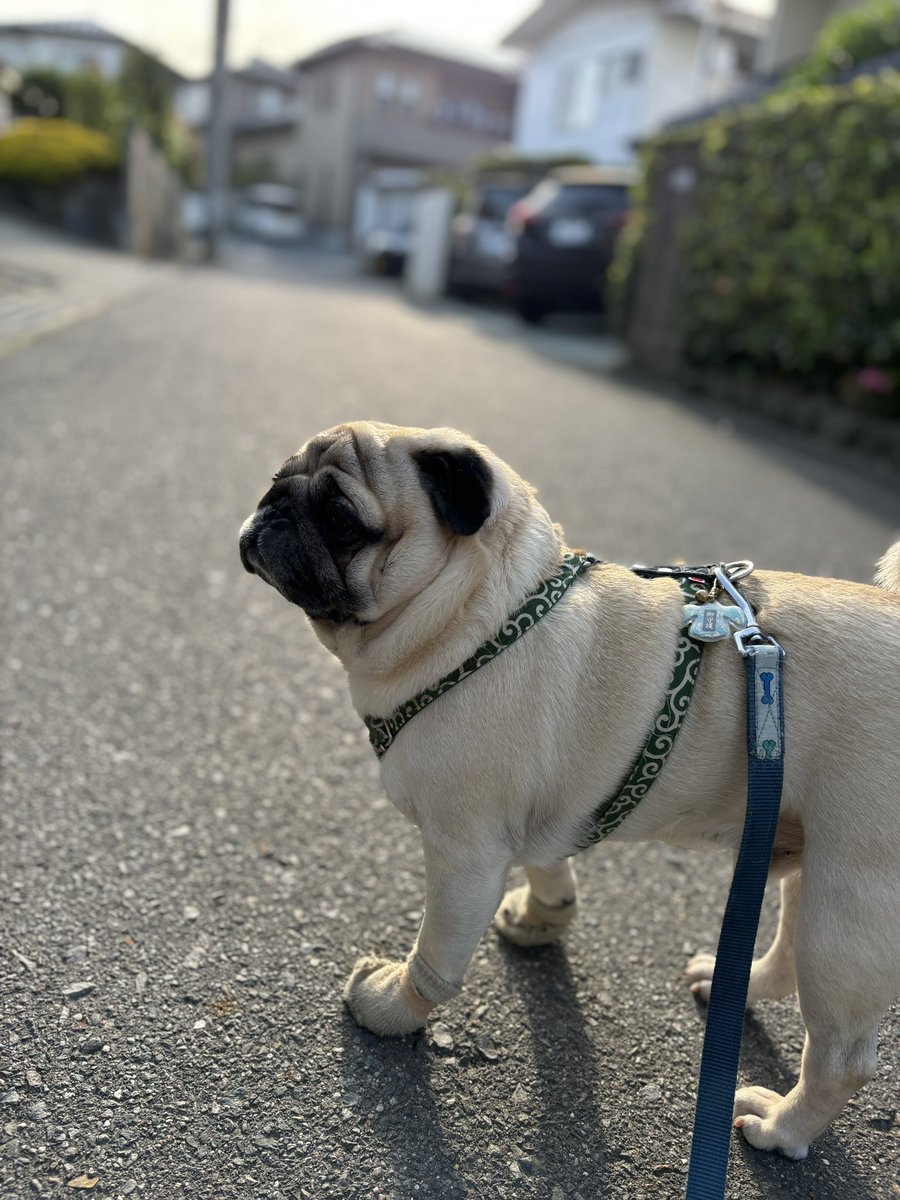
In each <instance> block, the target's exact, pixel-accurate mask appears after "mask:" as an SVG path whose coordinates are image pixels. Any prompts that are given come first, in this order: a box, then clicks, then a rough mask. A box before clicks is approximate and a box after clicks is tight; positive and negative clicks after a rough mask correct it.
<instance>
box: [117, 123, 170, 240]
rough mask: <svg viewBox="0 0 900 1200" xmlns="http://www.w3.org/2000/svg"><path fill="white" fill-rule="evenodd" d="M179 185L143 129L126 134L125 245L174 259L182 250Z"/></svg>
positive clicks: (138, 128) (136, 126)
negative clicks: (126, 243)
mask: <svg viewBox="0 0 900 1200" xmlns="http://www.w3.org/2000/svg"><path fill="white" fill-rule="evenodd" d="M181 196H182V185H181V181H180V180H179V179H178V176H177V175H176V174H175V172H174V171H173V170H172V169H171V167H170V166H169V165H168V163H167V162H166V160H165V158H164V157H163V155H162V152H161V151H160V150H159V149H158V148H157V147H156V146H155V145H154V144H153V140H152V139H151V137H150V135H149V134H148V133H147V132H146V130H144V129H141V127H140V126H139V125H134V126H132V128H131V129H130V130H129V133H128V150H127V156H126V184H125V201H126V208H127V215H128V248H129V249H130V250H131V251H132V252H133V253H134V254H139V255H141V257H143V258H174V257H177V256H178V255H179V254H180V252H181V250H182V229H181Z"/></svg>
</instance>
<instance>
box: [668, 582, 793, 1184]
mask: <svg viewBox="0 0 900 1200" xmlns="http://www.w3.org/2000/svg"><path fill="white" fill-rule="evenodd" d="M716 577H717V579H718V580H719V583H720V584H721V585H722V587H723V588H724V589H725V590H726V591H727V592H728V593H729V595H730V596H731V597H732V599H733V600H734V601H735V603H736V604H738V605H739V606H741V608H742V609H743V610H744V612H745V615H747V616H748V627H747V628H745V629H742V630H741V631H740V632H739V633H737V634H735V642H736V643H737V647H738V650H739V651H740V652H741V654H742V656H743V657H744V661H745V665H746V669H747V750H748V756H749V758H748V781H747V813H746V817H745V819H744V833H743V836H742V838H741V847H740V850H739V851H738V857H737V864H736V865H735V869H734V876H733V878H732V881H731V890H730V891H729V893H728V903H727V904H726V906H725V916H724V917H723V919H722V931H721V933H720V934H719V945H718V949H717V951H716V967H715V972H714V974H713V981H712V989H711V991H710V997H709V1011H708V1013H707V1018H706V1035H705V1037H704V1039H703V1057H702V1059H701V1063H700V1083H699V1086H698V1089H697V1107H696V1111H695V1114H694V1134H693V1140H692V1142H691V1161H690V1166H689V1168H688V1179H687V1189H686V1191H685V1200H723V1197H724V1195H725V1181H726V1178H727V1175H728V1150H729V1146H730V1144H731V1129H732V1113H733V1109H734V1093H735V1086H736V1083H737V1069H738V1060H739V1058H740V1053H741V1036H742V1033H743V1026H744V1009H745V1007H746V1003H747V986H748V983H749V979H750V964H751V962H752V960H753V948H754V945H755V942H756V931H757V927H758V925H759V913H760V909H761V907H762V899H763V893H764V891H765V888H766V879H767V877H768V874H769V863H770V861H771V857H772V846H773V843H774V840H775V827H776V825H777V823H778V810H779V808H780V806H781V785H782V780H783V777H784V707H783V703H782V688H781V684H782V660H783V658H784V651H783V650H782V649H781V647H780V646H779V645H778V643H777V642H775V641H774V639H772V638H763V635H762V633H761V632H760V630H759V627H758V626H757V624H756V619H755V617H754V616H753V613H752V610H751V609H750V607H749V605H748V604H747V601H746V600H745V599H744V597H743V596H742V595H741V594H740V592H738V591H737V589H736V588H735V587H734V585H733V584H732V583H731V581H730V580H729V579H728V577H727V575H726V574H725V572H722V571H719V570H717V571H716Z"/></svg>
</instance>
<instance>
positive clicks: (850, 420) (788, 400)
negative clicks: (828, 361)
mask: <svg viewBox="0 0 900 1200" xmlns="http://www.w3.org/2000/svg"><path fill="white" fill-rule="evenodd" d="M672 378H673V380H674V382H675V383H677V384H678V385H679V386H680V387H682V388H684V389H685V391H688V392H692V393H694V394H695V395H696V394H699V395H703V396H708V397H709V398H710V399H712V400H717V401H719V402H720V403H722V404H728V405H730V406H732V407H734V408H741V409H744V410H746V411H750V412H755V413H759V414H760V415H761V416H764V417H768V418H769V420H772V421H777V422H778V423H779V424H781V425H787V426H789V427H790V428H793V429H797V430H800V431H801V432H803V433H811V434H814V435H816V436H818V437H821V438H823V439H824V440H825V441H828V442H831V443H832V444H833V445H835V446H841V447H851V448H853V449H856V450H860V451H862V452H863V453H864V454H868V455H870V456H871V457H873V458H879V459H881V460H882V461H885V460H887V461H888V462H889V463H891V464H892V465H893V466H897V467H900V421H893V420H889V419H888V418H887V417H879V416H876V415H874V414H873V413H866V412H862V411H860V410H858V409H852V408H845V407H843V406H842V405H839V404H837V403H835V401H834V400H833V399H832V398H831V397H830V396H822V395H812V394H809V393H804V392H798V391H794V390H793V389H792V388H790V387H786V386H785V385H784V384H782V383H768V382H765V381H762V382H759V381H750V380H742V379H737V378H735V377H734V376H733V375H727V374H724V373H718V372H713V371H699V370H694V369H691V368H690V367H679V368H678V369H677V370H676V371H675V372H674V373H673V376H672Z"/></svg>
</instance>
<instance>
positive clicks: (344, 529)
mask: <svg viewBox="0 0 900 1200" xmlns="http://www.w3.org/2000/svg"><path fill="white" fill-rule="evenodd" d="M322 525H323V527H324V530H325V532H326V533H327V534H330V535H331V536H332V537H336V538H347V537H352V536H354V535H355V534H356V532H357V528H358V526H357V522H356V518H355V517H353V516H351V514H350V512H349V511H348V510H347V508H345V507H344V506H343V505H341V504H332V505H330V506H329V507H328V508H327V509H326V510H325V514H324V516H323V518H322Z"/></svg>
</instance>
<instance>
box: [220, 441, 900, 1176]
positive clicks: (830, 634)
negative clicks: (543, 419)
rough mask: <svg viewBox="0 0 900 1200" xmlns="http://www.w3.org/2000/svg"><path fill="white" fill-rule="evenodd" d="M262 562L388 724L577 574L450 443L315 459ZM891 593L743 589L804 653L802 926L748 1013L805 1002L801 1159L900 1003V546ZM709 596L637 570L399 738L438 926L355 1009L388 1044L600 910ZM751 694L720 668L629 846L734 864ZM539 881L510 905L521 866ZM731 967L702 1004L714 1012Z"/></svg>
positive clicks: (286, 480) (790, 865) (701, 685)
mask: <svg viewBox="0 0 900 1200" xmlns="http://www.w3.org/2000/svg"><path fill="white" fill-rule="evenodd" d="M240 551H241V558H242V560H243V563H244V566H245V567H246V569H247V570H248V571H250V572H251V573H253V574H255V575H258V576H260V578H261V579H263V580H264V581H265V582H266V583H268V584H271V586H272V587H274V588H275V589H276V590H277V591H279V592H280V593H281V594H282V595H283V596H284V597H285V598H286V599H287V600H289V601H291V603H293V604H296V605H298V606H299V607H300V608H301V609H303V610H304V612H305V613H306V615H307V616H308V618H309V620H310V622H311V624H312V627H313V629H314V630H315V633H316V634H317V636H318V637H319V639H320V640H321V641H322V643H323V644H324V645H325V646H326V647H327V648H328V649H329V650H330V651H331V652H332V653H333V654H335V655H336V656H337V657H338V659H339V660H340V662H341V663H342V664H343V666H344V668H345V669H346V672H347V677H348V682H349V685H350V694H351V698H352V701H353V704H354V707H355V708H356V711H357V712H358V713H359V715H360V716H361V717H363V718H373V717H379V716H386V715H388V714H391V713H394V712H395V710H397V709H398V708H399V706H402V705H405V704H406V703H407V701H409V699H410V697H415V696H417V695H419V694H420V693H423V692H424V691H425V690H426V689H429V688H432V687H433V686H434V685H435V683H436V681H439V680H441V679H443V677H444V676H446V675H447V674H448V673H450V672H452V671H454V670H456V669H457V668H459V667H460V664H463V663H465V662H466V660H467V659H468V658H469V656H470V655H472V654H473V652H474V651H475V649H476V648H477V647H480V646H481V645H482V644H483V643H484V642H486V641H487V640H488V639H489V638H491V637H493V636H495V635H496V633H497V631H498V630H499V629H501V627H502V626H503V625H504V622H506V620H507V618H508V617H509V615H510V614H511V613H514V612H516V611H517V610H518V609H519V607H520V606H521V605H522V602H523V599H524V598H525V597H528V596H530V595H531V594H532V593H533V592H534V591H535V589H536V588H537V587H538V586H539V585H540V584H541V582H542V581H544V580H547V579H548V578H550V577H551V576H553V575H554V572H556V571H558V569H559V565H560V562H561V561H562V560H563V557H564V555H565V554H566V553H567V552H568V547H567V546H566V544H565V541H564V537H563V532H562V530H561V528H560V526H559V525H557V524H555V523H554V522H553V521H552V520H551V518H550V517H549V516H548V514H547V513H546V511H545V510H544V509H543V508H542V507H541V505H540V504H539V502H538V500H537V496H536V493H535V490H534V488H532V487H531V486H529V485H528V484H527V483H525V482H524V480H522V479H520V478H519V476H518V475H516V474H515V472H514V471H513V470H511V468H510V467H508V466H507V465H506V464H505V463H504V462H502V461H501V460H500V459H499V458H498V457H497V456H496V455H495V454H493V453H492V452H491V451H490V450H488V449H487V448H486V447H485V446H482V445H479V444H478V443H477V442H475V441H473V440H472V439H471V438H469V437H467V436H465V435H464V434H462V433H459V432H456V431H454V430H451V429H432V430H425V429H410V428H400V427H396V426H392V425H385V424H379V423H376V422H368V421H361V422H354V423H350V424H346V425H339V426H337V427H335V428H333V429H330V430H328V431H326V432H325V433H321V434H319V435H318V436H316V437H314V438H312V439H311V440H310V441H308V442H307V443H306V445H305V446H303V447H302V448H301V449H300V450H299V451H298V452H297V453H296V454H294V455H292V457H290V458H289V459H288V460H287V462H285V464H284V465H283V466H282V467H281V469H280V470H279V471H278V473H277V474H276V476H275V478H274V480H273V482H272V486H271V487H270V488H269V490H268V491H267V492H266V494H265V495H264V496H263V498H262V500H261V501H260V504H259V507H258V508H257V510H256V512H255V513H253V515H252V516H250V517H249V518H248V520H247V521H246V522H245V524H244V526H243V528H242V530H241V534H240ZM878 582H879V583H880V585H881V586H880V587H870V586H865V585H860V584H855V583H846V582H841V581H839V580H832V579H813V578H809V577H806V576H803V575H795V574H783V573H776V572H768V571H760V572H757V573H755V574H753V575H751V576H750V577H749V578H748V579H746V580H745V581H744V582H743V583H742V585H741V586H742V589H743V591H744V594H745V595H746V597H747V599H748V600H749V601H750V603H751V604H752V606H753V608H754V609H755V611H756V613H757V616H758V621H759V624H760V625H761V627H762V628H763V630H764V631H765V632H766V633H768V634H771V635H773V636H774V637H776V638H777V639H778V641H779V642H780V643H781V644H782V646H784V647H785V650H786V653H787V660H786V661H787V667H786V694H787V704H788V711H787V727H788V739H789V741H788V748H787V755H786V759H785V765H784V769H785V778H784V793H783V804H782V816H781V820H780V822H779V828H778V833H777V835H776V844H775V851H774V854H773V857H772V870H771V874H772V876H776V877H780V887H781V913H780V921H779V925H778V931H777V935H776V937H775V940H774V943H773V944H772V946H771V948H770V949H769V950H768V951H767V952H766V953H765V954H764V955H763V956H762V957H761V958H758V959H756V960H755V961H754V963H753V968H752V973H751V977H750V987H749V998H748V999H749V1003H751V1004H752V1003H755V1002H756V1001H758V1000H761V999H764V998H766V997H773V998H777V997H783V996H787V995H789V994H790V993H792V992H793V991H794V990H797V991H798V992H799V997H800V1004H801V1008H802V1013H803V1019H804V1022H805V1025H806V1041H805V1047H804V1051H803V1059H802V1066H801V1071H800V1078H799V1081H798V1083H797V1084H796V1086H795V1087H794V1088H793V1089H792V1090H791V1091H790V1092H788V1094H787V1095H784V1096H782V1095H780V1094H779V1093H778V1092H775V1091H772V1090H770V1089H768V1088H765V1087H745V1088H741V1089H740V1090H739V1091H738V1092H737V1094H736V1097H735V1107H734V1113H735V1124H736V1125H737V1126H739V1127H740V1128H741V1129H742V1130H743V1134H744V1136H745V1137H746V1138H747V1140H748V1141H749V1142H751V1143H752V1144H753V1145H754V1146H757V1147H759V1148H761V1149H767V1150H780V1151H781V1152H782V1153H783V1154H786V1155H788V1156H789V1157H791V1158H802V1157H803V1156H804V1155H806V1153H807V1149H808V1147H809V1144H810V1142H811V1141H812V1139H813V1138H815V1137H816V1136H817V1135H818V1134H820V1133H821V1132H822V1130H824V1129H825V1127H826V1126H827V1125H828V1124H829V1122H830V1121H832V1120H833V1118H834V1117H835V1116H836V1115H837V1114H838V1113H839V1112H840V1111H841V1109H842V1108H843V1107H844V1105H845V1104H846V1102H847V1100H848V1098H849V1097H850V1096H851V1095H853V1093H854V1092H855V1091H856V1090H857V1089H858V1088H859V1087H860V1086H861V1085H862V1084H864V1083H865V1082H866V1080H868V1079H870V1078H871V1077H872V1075H873V1074H874V1072H875V1065H876V1038H877V1030H878V1024H879V1021H880V1019H881V1017H882V1015H883V1014H884V1013H885V1011H886V1010H887V1009H888V1007H889V1006H890V1004H891V1003H892V1001H893V999H894V997H895V996H896V995H897V992H898V987H900V956H898V947H900V783H898V780H900V688H898V678H900V677H898V664H900V543H898V544H897V545H895V546H894V547H893V548H892V549H891V550H889V551H888V553H887V554H886V555H885V557H884V559H883V560H882V562H881V565H880V568H879V575H878ZM683 605H684V597H683V595H682V593H681V591H680V589H679V587H678V585H677V583H676V582H674V581H673V580H672V579H671V578H656V579H646V578H642V577H641V576H639V575H638V574H635V573H634V572H633V571H632V570H629V569H626V568H625V567H622V566H617V565H615V564H612V563H597V564H595V565H593V566H591V567H590V569H587V570H585V571H584V572H583V574H581V575H580V577H579V578H578V579H577V580H576V581H575V582H574V583H573V584H572V586H571V587H569V589H568V591H567V592H566V594H565V595H564V596H563V597H562V599H561V600H560V601H559V602H558V603H557V604H556V606H555V607H554V608H553V609H552V611H551V612H549V613H548V614H547V615H546V616H545V617H544V618H543V619H542V620H540V621H539V622H538V623H537V624H535V626H534V627H533V628H532V629H531V630H530V631H529V632H527V633H526V634H525V635H524V636H523V637H521V638H519V640H518V641H516V642H515V644H514V645H512V646H510V647H509V648H508V649H507V650H506V651H505V652H504V653H502V654H499V655H498V656H497V657H496V658H495V659H493V661H491V662H490V663H489V664H488V665H487V666H486V667H484V669H481V670H478V671H476V672H475V673H473V674H471V675H470V676H469V677H468V678H465V679H464V680H463V681H462V682H461V683H460V685H459V686H456V687H453V688H452V689H451V690H448V691H446V693H445V694H443V695H440V696H439V697H436V698H434V701H433V702H431V703H428V704H426V705H425V706H424V707H422V709H421V711H418V712H417V713H416V714H415V715H414V717H413V718H412V719H410V720H409V721H408V722H407V723H406V724H405V725H403V727H402V728H400V729H399V730H398V731H397V732H396V736H395V737H394V740H393V743H392V744H391V745H390V747H389V748H388V749H387V750H386V752H385V753H383V756H382V758H381V777H382V781H383V784H384V787H385V790H386V792H387V794H388V796H389V797H390V798H391V800H392V801H393V803H394V804H395V805H396V806H397V808H398V809H399V810H400V811H401V812H402V813H404V814H405V815H406V816H407V817H408V818H409V819H410V820H411V821H413V822H414V823H415V824H416V825H417V826H418V828H419V829H420V830H421V834H422V842H423V848H424V855H425V867H426V897H425V914H424V918H423V921H422V925H421V928H420V930H419V934H418V937H417V939H416V942H415V945H414V947H413V948H412V951H411V953H410V955H409V957H408V958H407V959H406V961H405V962H392V961H388V960H386V959H383V958H378V957H373V956H369V957H365V958H362V959H360V960H359V961H358V962H357V963H356V965H355V966H354V968H353V971H352V973H351V975H350V977H349V980H348V982H347V985H346V988H345V991H344V999H345V1001H346V1004H347V1006H348V1007H349V1009H350V1012H351V1013H352V1014H353V1016H354V1017H355V1018H356V1020H357V1021H358V1022H359V1023H360V1024H361V1025H363V1026H365V1027H366V1028H368V1029H370V1030H372V1031H374V1032H375V1033H378V1034H383V1035H401V1034H407V1033H410V1032H412V1031H413V1030H416V1029H418V1028H420V1027H421V1026H422V1025H423V1024H424V1023H425V1021H426V1018H427V1017H428V1015H429V1013H431V1012H432V1011H433V1009H434V1008H435V1006H436V1005H438V1004H441V1003H444V1002H446V1001H448V1000H450V999H451V998H452V997H454V996H455V995H457V993H458V992H459V991H460V988H461V987H462V983H463V977H464V975H465V972H466V968H467V966H468V963H469V961H470V959H471V957H472V954H473V952H474V950H475V948H476V946H477V945H478V942H479V939H480V938H481V937H482V935H483V934H484V932H485V930H486V928H487V927H488V925H489V924H490V923H491V921H492V919H493V921H494V923H495V925H496V928H497V929H498V930H499V932H500V933H501V934H502V935H503V936H504V937H505V938H508V939H509V940H510V941H512V942H515V943H517V944H520V945H529V946H530V945H536V944H540V943H543V942H549V941H552V940H554V939H555V938H558V937H560V936H561V935H562V934H563V932H564V931H565V930H566V929H567V928H568V927H569V925H570V924H571V922H572V920H573V918H574V916H575V913H576V911H577V897H576V882H575V875H574V872H573V868H572V862H571V856H572V855H573V854H574V853H575V852H576V850H577V849H578V848H579V847H580V846H581V845H582V844H583V835H584V830H585V828H586V827H587V826H588V825H589V823H590V820H591V816H592V813H593V812H594V810H595V809H596V806H597V804H598V800H600V799H602V798H603V797H605V796H610V795H614V794H615V789H616V788H617V786H618V785H619V783H620V782H621V780H622V779H623V777H624V776H625V775H626V774H627V772H628V770H629V768H630V766H631V765H632V764H633V762H634V761H635V758H636V756H637V755H638V754H639V752H640V750H641V748H642V747H643V745H644V742H645V740H646V738H647V734H648V731H649V729H650V728H651V726H652V724H653V722H654V719H655V717H656V714H657V712H658V709H659V704H660V698H661V696H662V695H663V693H664V690H665V688H666V686H667V683H668V681H669V677H670V673H671V667H672V662H673V655H674V653H675V648H676V644H677V639H678V637H679V634H680V631H681V626H682V621H683ZM745 722H746V713H745V682H744V673H743V665H742V663H741V660H740V657H739V655H738V654H736V653H735V652H734V649H733V647H732V646H731V645H730V644H728V643H725V644H721V645H714V646H710V647H708V648H707V650H706V651H705V654H704V661H703V665H702V670H701V672H700V676H699V681H698V683H697V687H696V690H695V693H694V697H693V701H692V704H691V707H690V710H689V712H688V714H687V716H686V719H685V722H684V725H683V728H682V732H681V734H680V736H679V739H678V741H677V742H676V744H675V746H674V749H673V750H672V753H671V754H670V756H669V758H668V760H667V762H666V764H665V766H664V768H663V770H662V772H661V773H660V775H659V777H658V779H657V780H656V782H655V784H654V786H653V787H652V788H651V789H650V791H649V792H648V793H647V795H646V797H645V799H644V800H643V801H642V803H640V805H639V806H638V807H637V808H636V809H634V811H633V812H631V813H630V814H629V815H628V817H627V818H626V819H625V820H624V821H623V823H622V824H621V825H619V826H618V828H617V829H616V830H615V832H614V833H613V834H612V835H611V837H610V840H619V841H632V842H633V841H643V840H662V841H667V842H670V843H674V844H676V845H682V846H710V847H716V848H724V849H728V850H731V851H732V853H734V852H735V851H736V848H737V846H738V844H739V840H740V836H741V830H742V825H743V818H744V810H745V801H746V776H747V765H746V764H747V758H746V744H745ZM514 864H518V865H520V866H522V867H524V871H525V876H526V878H527V883H526V884H525V885H524V886H521V887H518V888H515V889H514V890H512V891H510V892H509V893H508V894H506V895H505V896H504V889H505V886H506V880H507V875H508V872H509V870H510V868H511V867H512V866H513V865H514ZM714 965H715V960H714V958H713V957H712V956H711V955H708V954H701V955H698V956H697V957H695V958H694V959H692V960H691V962H690V963H688V966H687V977H688V981H689V983H690V985H691V987H692V988H693V990H694V992H695V993H696V994H697V995H698V996H699V997H700V998H701V999H705V998H706V997H708V994H709V988H710V981H711V979H712V974H713V968H714Z"/></svg>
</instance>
